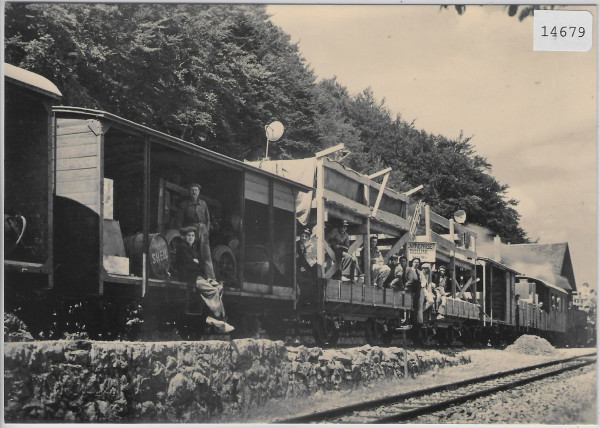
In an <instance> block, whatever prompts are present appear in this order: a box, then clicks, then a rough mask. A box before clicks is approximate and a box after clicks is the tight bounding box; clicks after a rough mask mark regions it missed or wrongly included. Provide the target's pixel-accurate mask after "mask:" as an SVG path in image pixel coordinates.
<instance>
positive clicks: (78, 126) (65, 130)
mask: <svg viewBox="0 0 600 428" xmlns="http://www.w3.org/2000/svg"><path fill="white" fill-rule="evenodd" d="M88 132H92V133H93V134H95V135H100V132H101V127H100V122H98V121H97V120H93V119H88V120H81V119H79V120H76V121H65V120H64V119H58V126H57V130H56V133H57V135H60V136H63V135H70V134H84V133H88Z"/></svg>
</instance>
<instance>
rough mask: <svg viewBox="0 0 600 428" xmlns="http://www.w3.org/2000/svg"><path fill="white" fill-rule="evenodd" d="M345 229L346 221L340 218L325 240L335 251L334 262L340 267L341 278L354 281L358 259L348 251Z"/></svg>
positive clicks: (348, 239) (347, 238)
mask: <svg viewBox="0 0 600 428" xmlns="http://www.w3.org/2000/svg"><path fill="white" fill-rule="evenodd" d="M347 230H348V222H347V221H346V220H342V222H341V223H339V224H338V226H337V227H334V228H333V229H332V230H331V232H330V233H329V234H328V236H327V239H326V240H327V243H328V244H329V246H330V247H331V249H332V250H333V252H334V253H335V258H336V263H337V265H338V266H339V267H340V270H341V274H342V280H350V281H354V271H355V269H356V265H357V263H358V261H357V260H356V257H355V256H353V255H352V254H349V253H348V248H350V236H349V235H348V232H347ZM338 275H339V274H338ZM338 278H339V277H338Z"/></svg>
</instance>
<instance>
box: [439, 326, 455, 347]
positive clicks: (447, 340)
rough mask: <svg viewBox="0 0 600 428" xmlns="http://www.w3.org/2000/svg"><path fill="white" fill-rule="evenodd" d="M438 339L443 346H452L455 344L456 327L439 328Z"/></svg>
mask: <svg viewBox="0 0 600 428" xmlns="http://www.w3.org/2000/svg"><path fill="white" fill-rule="evenodd" d="M436 339H437V342H438V344H439V345H441V346H450V345H452V342H454V327H453V326H451V325H449V326H448V327H446V328H438V329H437V333H436Z"/></svg>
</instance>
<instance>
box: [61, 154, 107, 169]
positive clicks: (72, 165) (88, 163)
mask: <svg viewBox="0 0 600 428" xmlns="http://www.w3.org/2000/svg"><path fill="white" fill-rule="evenodd" d="M97 158H98V156H87V157H81V158H72V159H57V161H56V169H57V170H58V171H64V170H69V169H85V168H95V167H97V166H98V159H97Z"/></svg>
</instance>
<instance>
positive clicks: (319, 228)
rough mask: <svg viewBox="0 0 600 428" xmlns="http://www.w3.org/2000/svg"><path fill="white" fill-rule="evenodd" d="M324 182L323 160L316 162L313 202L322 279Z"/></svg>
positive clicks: (323, 261)
mask: <svg viewBox="0 0 600 428" xmlns="http://www.w3.org/2000/svg"><path fill="white" fill-rule="evenodd" d="M324 181H325V177H324V171H323V159H319V161H318V162H317V190H316V195H315V201H316V204H317V225H316V232H315V233H316V235H317V265H318V266H317V276H318V278H323V273H324V272H323V266H324V263H325V248H324V247H323V242H324V241H325V199H324V198H323V191H324V188H323V184H324Z"/></svg>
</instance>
